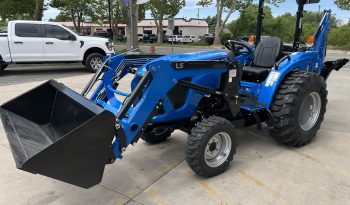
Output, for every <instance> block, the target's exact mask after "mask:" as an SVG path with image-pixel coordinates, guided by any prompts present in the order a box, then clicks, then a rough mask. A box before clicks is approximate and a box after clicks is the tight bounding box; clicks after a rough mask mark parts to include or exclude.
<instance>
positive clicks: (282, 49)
mask: <svg viewBox="0 0 350 205" xmlns="http://www.w3.org/2000/svg"><path fill="white" fill-rule="evenodd" d="M318 2H319V0H312V1H311V0H299V1H297V3H298V5H299V9H298V13H297V23H296V25H297V26H296V32H295V40H294V44H293V45H290V46H289V45H286V44H284V43H283V42H282V40H281V39H280V38H278V37H264V38H262V37H261V31H262V26H261V25H262V18H263V3H264V1H263V0H261V1H260V9H259V16H258V29H257V30H258V32H257V37H256V42H255V44H249V43H248V42H244V41H228V42H227V43H226V44H225V46H226V47H227V49H225V50H213V51H206V52H198V53H189V54H176V55H168V56H154V55H153V56H152V55H151V56H150V55H127V54H125V55H112V56H108V57H106V62H105V63H104V64H103V65H101V69H100V70H99V71H98V72H97V73H96V74H95V76H94V77H93V78H92V79H91V81H90V82H89V83H88V85H87V87H86V88H85V89H84V91H83V92H82V93H81V94H78V93H76V92H74V91H72V90H71V89H69V88H67V87H66V86H64V85H63V84H61V83H58V82H56V81H54V80H50V81H48V82H46V83H44V84H42V85H41V86H39V87H36V88H34V89H32V90H31V91H29V92H27V93H24V94H23V95H21V96H19V97H17V98H15V99H13V100H11V101H9V102H7V103H5V104H4V105H2V106H1V108H0V113H1V118H2V122H3V124H4V128H5V130H6V133H7V137H8V140H9V142H10V145H11V149H12V153H13V156H14V158H15V162H16V165H17V167H18V168H19V169H22V170H24V171H27V172H30V173H34V174H41V175H45V176H48V177H51V178H54V179H57V180H60V181H64V182H67V183H70V184H73V185H76V186H80V187H83V188H89V187H92V186H94V185H96V184H98V183H100V182H101V179H102V176H103V171H104V167H105V165H106V164H110V163H113V162H115V160H116V159H121V158H122V156H123V152H124V151H125V150H126V149H127V147H128V146H129V145H130V144H135V143H137V142H138V140H139V139H143V140H144V141H146V142H149V143H160V142H163V141H165V140H166V139H167V138H169V137H170V135H171V134H172V132H173V131H174V130H176V129H178V130H182V131H184V132H186V133H188V134H189V135H188V141H187V144H186V148H185V150H186V152H185V156H186V161H187V162H188V164H189V166H190V167H191V169H192V170H193V171H194V172H195V173H197V174H198V175H200V176H204V177H211V176H215V175H218V174H220V173H222V172H224V171H225V170H226V169H227V168H228V166H229V164H230V162H231V161H232V160H233V156H234V154H235V153H236V141H235V135H236V130H237V129H238V128H239V127H244V126H250V125H257V128H258V129H261V127H262V123H266V124H267V126H268V127H270V134H271V136H272V137H273V138H274V139H275V140H277V141H278V142H280V143H282V144H285V145H289V146H293V147H300V146H303V145H306V144H308V143H310V142H311V141H312V140H313V138H314V137H315V136H316V133H317V131H318V130H319V128H320V126H321V123H322V120H323V118H324V114H325V112H326V104H327V89H326V81H327V78H328V77H329V75H330V73H331V72H332V71H333V70H337V71H338V70H339V69H341V68H342V67H343V66H344V65H345V64H346V63H347V62H348V60H347V59H340V60H337V61H327V62H325V56H326V45H327V42H326V40H327V36H328V33H329V30H330V18H331V11H325V12H324V16H323V18H322V20H321V22H320V24H319V26H318V28H317V30H316V32H315V34H314V35H313V36H311V37H310V38H309V40H308V41H307V45H306V46H300V45H299V42H300V35H301V31H302V24H301V20H302V17H303V10H304V5H305V4H307V3H318ZM126 75H134V78H133V80H132V81H131V93H126V92H123V91H121V90H120V89H119V90H118V86H119V82H120V80H121V79H122V78H123V77H125V76H126ZM141 157H142V156H141ZM148 160H149V159H148Z"/></svg>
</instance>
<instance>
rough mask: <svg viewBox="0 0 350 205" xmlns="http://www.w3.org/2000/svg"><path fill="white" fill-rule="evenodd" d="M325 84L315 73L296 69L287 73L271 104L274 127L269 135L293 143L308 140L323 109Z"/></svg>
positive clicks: (303, 142) (289, 143)
mask: <svg viewBox="0 0 350 205" xmlns="http://www.w3.org/2000/svg"><path fill="white" fill-rule="evenodd" d="M326 87H327V85H326V82H325V81H324V79H323V77H321V76H320V75H318V74H316V73H308V72H302V71H296V72H293V73H291V74H290V75H289V76H287V77H286V79H285V80H284V82H283V83H282V84H281V85H280V88H279V89H278V91H277V93H276V95H275V98H274V101H273V103H272V106H271V112H272V115H273V119H274V127H273V128H272V129H271V130H270V135H271V136H272V137H273V138H274V139H275V140H276V141H278V142H280V143H282V144H285V145H288V146H292V147H301V146H304V145H306V144H309V143H310V142H311V141H312V140H313V139H314V138H315V136H316V133H317V131H318V130H319V129H320V126H321V123H322V121H323V118H324V115H325V112H326V105H327V94H328V92H327V89H326Z"/></svg>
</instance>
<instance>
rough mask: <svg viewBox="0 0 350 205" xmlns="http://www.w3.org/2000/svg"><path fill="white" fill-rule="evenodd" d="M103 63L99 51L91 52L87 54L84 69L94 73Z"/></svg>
mask: <svg viewBox="0 0 350 205" xmlns="http://www.w3.org/2000/svg"><path fill="white" fill-rule="evenodd" d="M102 64H103V55H102V54H100V53H92V54H90V55H88V57H87V58H86V59H85V66H86V69H88V70H89V71H91V72H93V73H95V72H97V71H98V69H100V66H101V65H102Z"/></svg>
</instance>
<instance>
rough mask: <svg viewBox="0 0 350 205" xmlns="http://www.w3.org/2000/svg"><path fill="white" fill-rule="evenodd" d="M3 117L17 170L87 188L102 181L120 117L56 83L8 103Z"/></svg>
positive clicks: (52, 82)
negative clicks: (117, 118) (116, 121)
mask: <svg viewBox="0 0 350 205" xmlns="http://www.w3.org/2000/svg"><path fill="white" fill-rule="evenodd" d="M0 114H1V119H2V122H3V125H4V128H5V131H6V135H7V138H8V141H9V143H10V146H11V150H12V154H13V157H14V159H15V162H16V166H17V168H19V169H21V170H24V171H27V172H31V173H34V174H41V175H44V176H47V177H51V178H54V179H57V180H60V181H64V182H67V183H69V184H73V185H76V186H79V187H83V188H90V187H92V186H94V185H96V184H98V183H100V182H101V180H102V176H103V171H104V167H105V165H106V163H107V162H108V160H109V159H111V158H113V154H112V150H111V143H112V141H113V138H114V136H115V128H114V126H115V116H114V115H113V114H112V113H111V112H109V111H106V110H104V109H103V108H101V107H99V106H98V105H96V104H95V103H93V102H92V101H90V100H88V99H86V98H84V97H83V96H81V95H79V94H78V93H76V92H74V91H72V90H71V89H69V88H67V87H66V86H64V85H63V84H60V83H57V82H56V81H54V80H50V81H48V82H46V83H44V84H42V85H40V86H38V87H36V88H34V89H33V90H30V91H28V92H26V93H24V94H23V95H21V96H19V97H17V98H15V99H13V100H11V101H9V102H7V103H5V104H4V105H2V106H1V108H0Z"/></svg>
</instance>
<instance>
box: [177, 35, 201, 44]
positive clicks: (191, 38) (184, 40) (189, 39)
mask: <svg viewBox="0 0 350 205" xmlns="http://www.w3.org/2000/svg"><path fill="white" fill-rule="evenodd" d="M198 41H200V39H199V38H198V36H185V37H183V38H182V40H181V43H196V42H198Z"/></svg>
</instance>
